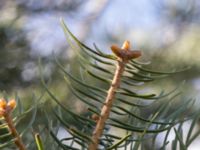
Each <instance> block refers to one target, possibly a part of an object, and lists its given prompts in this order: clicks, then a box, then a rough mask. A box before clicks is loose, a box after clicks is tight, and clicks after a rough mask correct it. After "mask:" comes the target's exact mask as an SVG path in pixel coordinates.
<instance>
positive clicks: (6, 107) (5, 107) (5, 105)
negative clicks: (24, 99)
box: [0, 98, 16, 117]
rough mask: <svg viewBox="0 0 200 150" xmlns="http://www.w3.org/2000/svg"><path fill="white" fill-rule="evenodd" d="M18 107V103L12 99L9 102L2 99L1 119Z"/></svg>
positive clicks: (0, 103) (0, 106)
mask: <svg viewBox="0 0 200 150" xmlns="http://www.w3.org/2000/svg"><path fill="white" fill-rule="evenodd" d="M15 107H16V101H15V100H14V99H11V100H10V101H9V102H6V100H5V99H4V98H1V99H0V117H3V116H4V115H6V114H9V113H10V112H11V111H12V110H13V109H14V108H15Z"/></svg>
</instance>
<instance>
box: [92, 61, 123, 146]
mask: <svg viewBox="0 0 200 150" xmlns="http://www.w3.org/2000/svg"><path fill="white" fill-rule="evenodd" d="M117 62H118V63H117V68H116V71H115V74H114V77H113V80H112V84H111V86H110V88H109V90H108V94H107V97H106V99H105V103H104V105H103V107H102V109H101V114H100V116H99V120H98V121H97V124H96V127H95V129H94V132H93V135H92V141H93V142H92V143H91V144H90V145H89V150H97V148H98V144H99V139H100V137H101V136H102V134H103V130H104V126H105V122H106V120H107V119H108V117H109V115H110V111H111V108H112V104H113V101H114V99H115V94H116V93H115V91H116V90H117V89H118V88H119V86H120V79H121V77H122V74H123V72H124V69H125V65H126V61H123V60H122V59H120V60H118V61H117Z"/></svg>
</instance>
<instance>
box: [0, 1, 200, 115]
mask: <svg viewBox="0 0 200 150" xmlns="http://www.w3.org/2000/svg"><path fill="white" fill-rule="evenodd" d="M199 8H200V1H198V0H161V1H160V0H140V1H133V0H126V1H121V0H110V1H109V0H95V1H94V0H57V1H55V0H43V1H40V0H15V1H14V0H1V1H0V56H1V58H0V90H1V91H2V92H3V91H5V92H6V93H8V94H11V95H12V94H13V93H14V92H17V93H18V95H19V96H20V97H21V98H22V100H23V101H24V103H27V104H28V102H30V99H31V97H32V94H33V93H35V95H38V97H39V96H40V95H42V94H43V91H44V90H43V88H42V86H41V83H40V75H39V65H38V58H41V60H42V63H43V68H42V72H43V74H44V77H45V79H46V80H47V81H48V82H49V83H50V84H49V86H50V89H51V90H53V93H56V95H57V96H58V97H59V98H60V99H61V100H63V103H65V104H66V105H70V106H71V105H72V104H71V101H72V100H73V101H76V100H74V97H72V96H71V94H70V92H68V89H67V87H66V84H65V83H63V79H62V75H61V74H60V73H59V72H58V68H57V67H56V65H55V64H54V60H53V57H54V56H53V53H54V55H56V56H57V57H58V58H59V59H60V60H61V61H62V62H63V63H64V64H66V65H67V64H69V63H71V64H73V67H74V68H75V69H74V71H75V72H76V74H77V76H80V71H79V68H78V63H77V60H76V54H75V53H74V52H73V51H72V50H70V48H69V45H68V44H67V42H66V40H65V37H64V33H63V31H62V28H61V27H60V22H59V18H61V17H62V18H64V20H65V21H66V23H67V25H68V26H69V28H70V29H71V31H72V32H73V33H74V34H75V35H76V36H77V37H78V38H79V39H80V40H81V41H83V42H85V43H86V44H87V45H90V46H93V43H96V44H97V46H98V47H99V48H100V49H102V50H103V51H104V52H106V53H111V51H110V45H111V44H113V43H116V44H119V45H120V44H122V42H123V41H124V40H125V39H128V40H130V41H131V43H133V45H132V47H133V49H141V50H142V52H143V57H142V58H141V60H142V61H151V62H152V66H151V68H155V70H167V69H168V70H171V69H173V68H184V67H186V66H190V67H191V68H190V69H189V70H188V71H185V72H182V73H178V74H176V75H174V76H172V77H170V78H166V79H164V80H160V81H158V82H156V84H154V85H155V87H154V89H156V90H159V91H161V90H166V91H167V90H168V89H169V88H171V87H174V86H176V85H178V84H180V83H181V82H182V81H183V80H186V84H185V85H184V86H183V87H182V89H181V90H183V91H184V94H183V96H182V97H181V98H183V99H188V98H189V97H192V98H196V99H197V105H195V106H196V107H197V108H198V107H199V105H198V104H200V103H199V102H198V100H199V99H200V94H199V91H200V75H199V74H200V57H199V56H200V48H199V47H200V42H199V40H200V9H199ZM91 82H92V81H91ZM93 82H95V81H93ZM149 88H151V89H150V90H152V85H150V86H149ZM145 90H147V91H148V88H146V89H145ZM46 100H47V102H48V98H46ZM73 105H74V106H71V107H73V108H76V110H77V111H79V112H82V111H86V109H85V108H84V107H82V104H81V103H80V102H79V101H77V102H73Z"/></svg>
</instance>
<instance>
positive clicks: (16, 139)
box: [4, 112, 26, 150]
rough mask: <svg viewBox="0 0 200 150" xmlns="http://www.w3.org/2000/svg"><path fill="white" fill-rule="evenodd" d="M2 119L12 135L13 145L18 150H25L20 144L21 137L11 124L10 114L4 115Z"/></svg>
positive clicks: (21, 143)
mask: <svg viewBox="0 0 200 150" xmlns="http://www.w3.org/2000/svg"><path fill="white" fill-rule="evenodd" d="M4 119H5V122H6V123H7V125H8V128H9V130H10V132H11V134H12V136H13V137H14V138H15V141H14V142H15V145H16V146H17V147H18V148H19V150H26V148H25V146H24V144H23V142H22V139H21V137H20V136H19V134H18V132H17V130H16V128H15V125H14V123H13V120H12V117H11V114H10V112H8V113H6V114H5V115H4Z"/></svg>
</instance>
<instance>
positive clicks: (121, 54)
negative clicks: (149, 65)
mask: <svg viewBox="0 0 200 150" xmlns="http://www.w3.org/2000/svg"><path fill="white" fill-rule="evenodd" d="M111 50H112V52H113V53H114V54H115V55H116V56H117V57H118V58H119V59H122V60H123V61H129V60H131V59H134V58H138V57H140V56H141V55H142V53H141V51H138V50H130V42H129V41H125V42H124V43H123V45H122V47H121V48H120V47H118V46H117V45H112V46H111Z"/></svg>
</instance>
